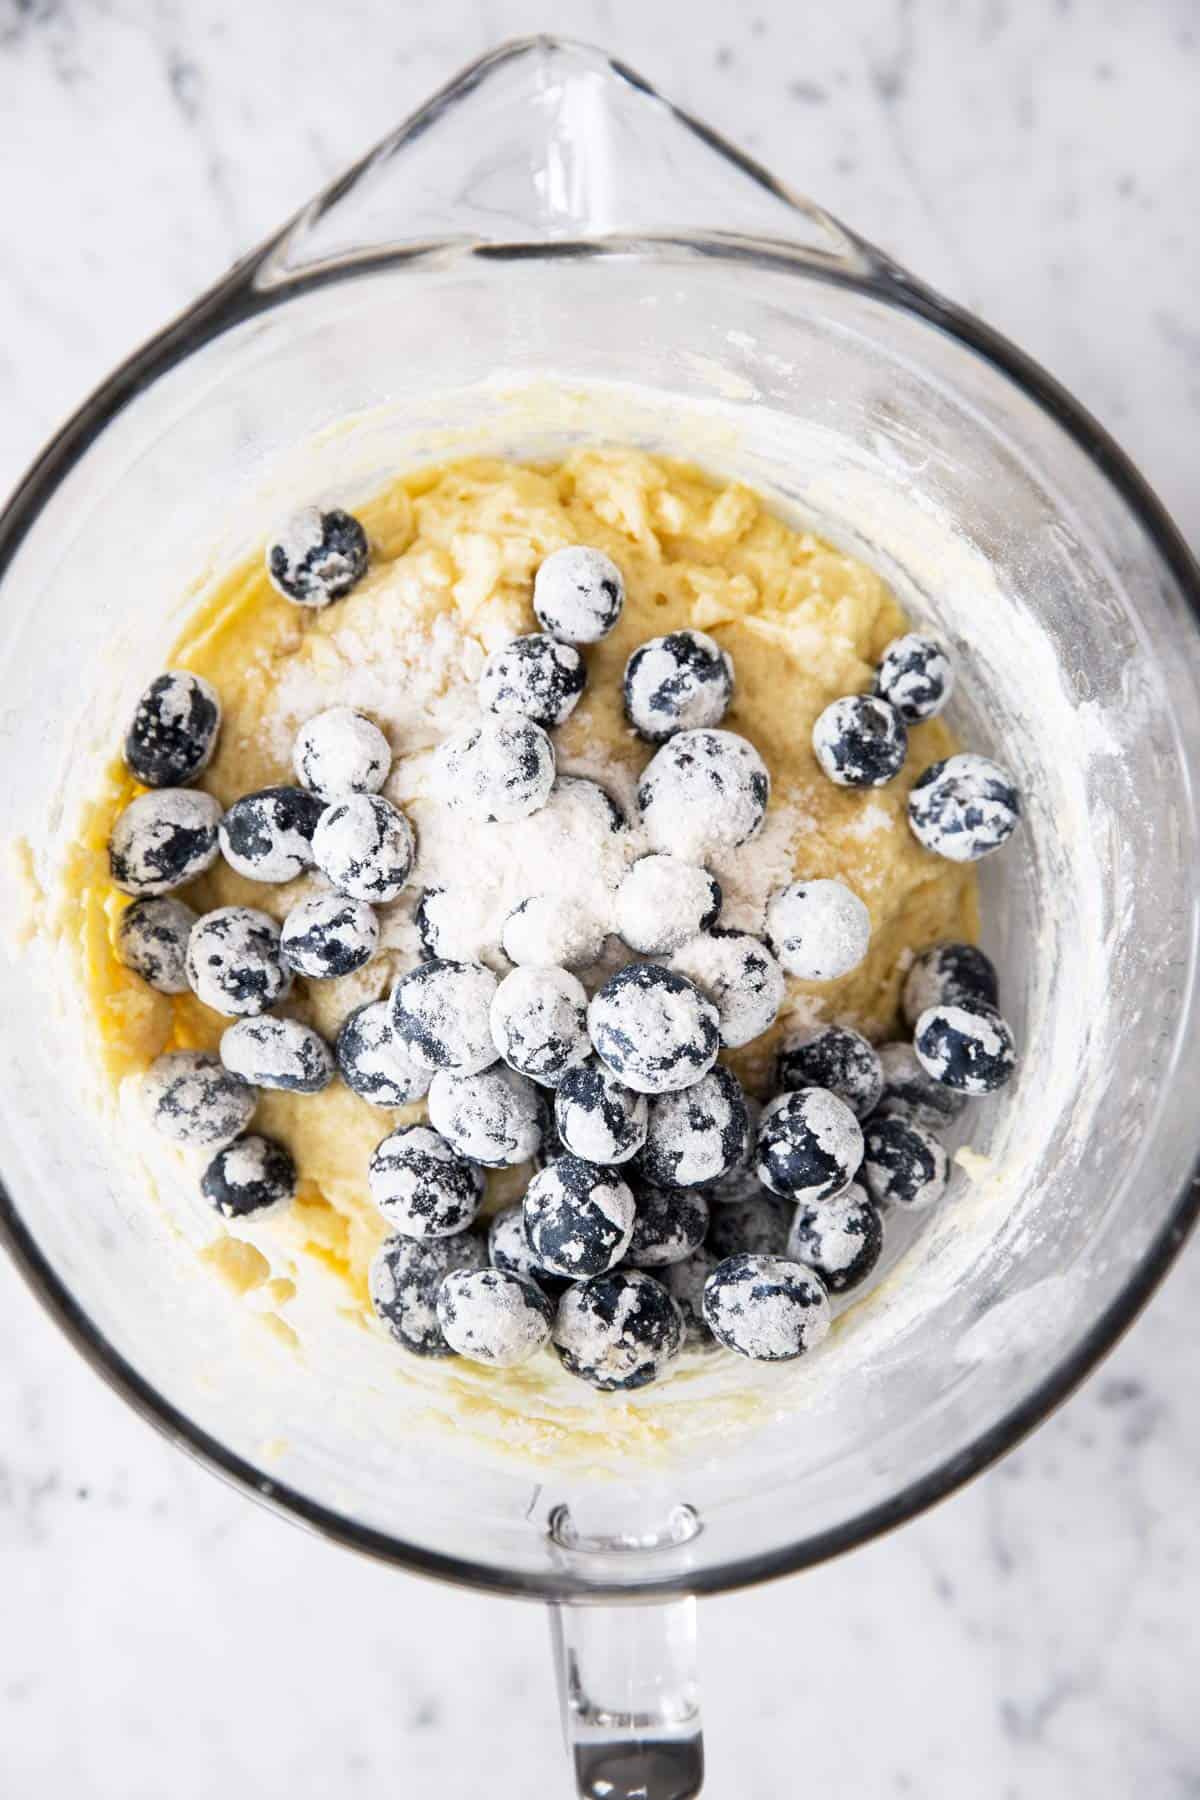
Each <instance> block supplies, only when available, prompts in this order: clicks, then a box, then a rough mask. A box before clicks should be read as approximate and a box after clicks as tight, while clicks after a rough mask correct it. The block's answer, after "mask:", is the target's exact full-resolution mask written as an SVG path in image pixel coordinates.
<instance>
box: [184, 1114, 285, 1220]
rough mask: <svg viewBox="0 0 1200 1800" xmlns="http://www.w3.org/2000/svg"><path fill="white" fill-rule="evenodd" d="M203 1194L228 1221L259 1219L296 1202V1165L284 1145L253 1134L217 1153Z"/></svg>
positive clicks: (207, 1171) (202, 1187)
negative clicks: (292, 1201)
mask: <svg viewBox="0 0 1200 1800" xmlns="http://www.w3.org/2000/svg"><path fill="white" fill-rule="evenodd" d="M200 1191H201V1193H202V1194H203V1195H204V1198H205V1199H206V1200H208V1201H210V1202H211V1203H212V1205H213V1206H215V1207H216V1209H217V1211H218V1212H219V1213H221V1214H222V1215H223V1217H225V1218H226V1219H250V1218H258V1217H260V1216H261V1215H262V1214H263V1213H265V1212H273V1211H275V1210H276V1209H277V1208H278V1207H281V1206H286V1205H287V1203H288V1201H289V1200H293V1199H294V1198H295V1195H296V1165H295V1163H294V1162H293V1161H292V1157H291V1153H290V1152H289V1151H288V1150H287V1149H285V1147H284V1146H283V1145H282V1144H278V1143H276V1141H275V1139H274V1138H269V1137H262V1136H260V1135H259V1134H258V1133H257V1132H252V1133H250V1134H249V1135H248V1136H246V1137H239V1138H234V1140H233V1142H232V1144H227V1145H226V1146H225V1148H224V1150H218V1151H217V1154H216V1155H215V1156H214V1157H213V1159H212V1161H211V1162H210V1163H209V1165H208V1167H207V1169H205V1171H204V1174H203V1176H202V1177H201V1180H200Z"/></svg>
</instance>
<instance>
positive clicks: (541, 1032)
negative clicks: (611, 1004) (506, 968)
mask: <svg viewBox="0 0 1200 1800" xmlns="http://www.w3.org/2000/svg"><path fill="white" fill-rule="evenodd" d="M587 1005H588V997H587V991H586V989H585V988H584V986H583V983H582V982H580V981H577V980H576V978H575V976H574V975H569V974H568V973H567V971H566V970H565V969H553V968H544V969H543V968H518V969H513V970H512V972H511V973H510V974H508V975H506V976H505V977H504V979H503V981H502V982H501V983H500V986H499V987H498V988H497V989H496V993H495V996H494V998H493V1000H492V1005H491V1013H490V1018H491V1026H492V1040H493V1042H494V1043H495V1046H496V1048H497V1050H498V1051H499V1052H500V1054H501V1056H502V1057H503V1058H504V1060H505V1062H506V1063H507V1064H508V1065H509V1067H510V1068H512V1069H518V1070H519V1071H520V1072H521V1074H522V1075H528V1076H529V1077H530V1079H531V1080H533V1081H538V1082H540V1083H541V1084H542V1086H543V1087H550V1088H553V1087H557V1086H558V1084H559V1082H560V1081H561V1080H562V1078H563V1076H564V1075H565V1074H566V1073H567V1070H568V1069H573V1068H575V1067H576V1066H577V1065H578V1064H579V1063H581V1062H583V1061H584V1060H585V1058H586V1057H587V1056H588V1055H590V1053H591V1044H590V1043H589V1041H588V1034H587Z"/></svg>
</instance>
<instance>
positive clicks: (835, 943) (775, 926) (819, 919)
mask: <svg viewBox="0 0 1200 1800" xmlns="http://www.w3.org/2000/svg"><path fill="white" fill-rule="evenodd" d="M766 935H767V942H768V943H769V944H770V946H771V948H772V950H773V951H774V952H775V954H776V956H777V957H778V958H779V961H780V963H781V964H782V965H783V967H784V969H786V971H787V973H788V974H789V975H795V976H796V977H797V978H798V979H799V980H800V981H836V980H838V978H839V977H840V976H842V975H848V974H849V973H850V971H851V969H856V968H857V967H858V965H859V963H860V962H862V960H863V958H864V957H865V956H866V954H867V951H868V949H869V948H870V945H871V915H870V913H869V912H868V911H867V909H866V907H865V906H864V905H863V903H862V901H861V900H860V899H859V897H858V895H857V894H855V893H853V892H852V891H851V889H850V888H848V887H847V886H846V885H845V883H844V882H841V881H793V882H790V883H789V885H788V886H787V887H784V888H776V889H775V892H774V893H773V894H772V895H771V897H770V899H769V900H768V902H767V912H766Z"/></svg>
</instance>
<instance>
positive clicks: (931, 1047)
mask: <svg viewBox="0 0 1200 1800" xmlns="http://www.w3.org/2000/svg"><path fill="white" fill-rule="evenodd" d="M913 1049H914V1051H915V1052H916V1056H917V1061H918V1062H919V1063H920V1065H921V1067H922V1068H923V1069H924V1070H925V1073H926V1074H927V1075H932V1077H933V1079H934V1080H935V1081H940V1082H941V1084H942V1086H943V1087H948V1088H952V1089H954V1091H955V1092H956V1093H960V1094H990V1093H992V1092H993V1090H994V1089H996V1088H999V1087H1003V1086H1004V1084H1005V1082H1006V1081H1008V1080H1009V1079H1010V1077H1011V1075H1012V1072H1013V1070H1014V1069H1015V1068H1016V1066H1017V1051H1016V1044H1015V1043H1014V1040H1013V1034H1012V1031H1011V1029H1010V1027H1009V1026H1008V1025H1007V1024H1006V1023H1005V1021H1004V1020H1003V1019H1002V1018H1001V1017H1000V1014H999V1013H998V1012H997V1011H996V1009H995V1007H994V1006H988V1005H987V1003H986V1002H985V1001H983V1000H954V1001H946V1002H943V1003H942V1004H941V1005H940V1006H931V1007H929V1008H928V1010H927V1011H925V1012H923V1013H922V1014H921V1016H920V1018H919V1019H918V1020H917V1027H916V1031H915V1032H914V1034H913Z"/></svg>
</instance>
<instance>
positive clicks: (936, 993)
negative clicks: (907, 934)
mask: <svg viewBox="0 0 1200 1800" xmlns="http://www.w3.org/2000/svg"><path fill="white" fill-rule="evenodd" d="M999 998H1000V983H999V980H998V979H997V976H996V968H995V964H994V963H993V962H992V960H991V958H990V957H988V956H985V955H984V953H983V951H982V950H980V949H978V948H977V947H976V945H974V944H934V945H933V946H932V948H931V949H929V950H923V951H922V952H921V954H920V956H918V957H917V959H916V961H915V962H914V963H913V965H912V967H911V969H910V970H909V971H908V977H907V979H906V981H905V983H904V1019H905V1023H906V1024H907V1025H909V1026H910V1027H911V1026H914V1025H915V1024H916V1022H917V1020H918V1019H919V1018H920V1016H921V1014H922V1013H923V1012H925V1011H926V1010H927V1009H928V1008H929V1007H931V1006H940V1005H945V1004H947V1003H952V1002H954V1001H956V1000H982V1001H983V1002H984V1004H985V1005H986V1006H995V1005H996V1004H997V1002H998V1001H999Z"/></svg>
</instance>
